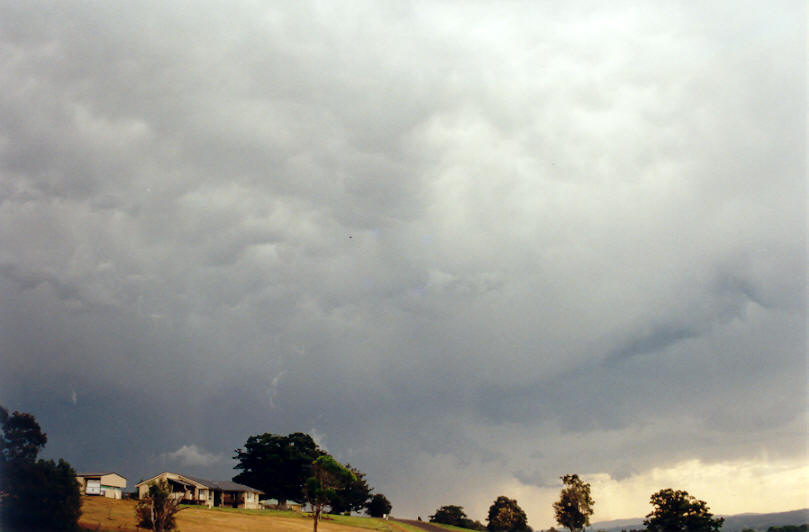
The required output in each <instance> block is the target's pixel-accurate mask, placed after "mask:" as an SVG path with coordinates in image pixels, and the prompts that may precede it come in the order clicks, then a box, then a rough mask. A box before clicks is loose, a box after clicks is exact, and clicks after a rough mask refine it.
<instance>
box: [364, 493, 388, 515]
mask: <svg viewBox="0 0 809 532" xmlns="http://www.w3.org/2000/svg"><path fill="white" fill-rule="evenodd" d="M392 509H393V505H392V504H391V503H390V501H389V500H388V498H387V497H385V496H384V495H382V494H381V493H375V494H374V496H373V497H371V500H369V501H368V504H366V505H365V511H366V513H367V514H368V515H370V516H371V517H382V516H384V515H387V514H389V513H390V511H391V510H392Z"/></svg>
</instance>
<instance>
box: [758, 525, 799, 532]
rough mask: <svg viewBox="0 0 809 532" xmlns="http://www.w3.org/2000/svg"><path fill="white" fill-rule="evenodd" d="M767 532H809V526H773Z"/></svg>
mask: <svg viewBox="0 0 809 532" xmlns="http://www.w3.org/2000/svg"><path fill="white" fill-rule="evenodd" d="M767 532H809V524H806V525H800V526H795V525H787V526H771V527H770V528H768V529H767Z"/></svg>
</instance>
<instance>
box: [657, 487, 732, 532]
mask: <svg viewBox="0 0 809 532" xmlns="http://www.w3.org/2000/svg"><path fill="white" fill-rule="evenodd" d="M649 502H650V503H651V504H652V506H654V510H652V513H650V514H649V515H647V516H646V519H645V520H644V521H643V524H644V526H646V530H648V531H650V532H675V531H680V530H682V531H689V532H715V531H718V530H719V529H720V528H722V523H724V522H725V519H724V518H722V517H719V518H717V519H714V517H713V514H712V513H711V512H709V511H708V510H709V508H708V505H707V504H706V503H705V501H700V500H698V499H696V498H694V497H692V496H691V495H689V494H688V492H687V491H682V490H677V491H675V490H672V489H669V488H667V489H663V490H660V491H658V492H657V493H654V494H652V497H651V499H650V501H649Z"/></svg>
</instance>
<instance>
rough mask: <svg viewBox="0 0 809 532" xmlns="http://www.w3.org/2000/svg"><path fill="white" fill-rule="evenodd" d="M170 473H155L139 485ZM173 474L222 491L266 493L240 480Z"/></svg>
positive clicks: (174, 480) (175, 480)
mask: <svg viewBox="0 0 809 532" xmlns="http://www.w3.org/2000/svg"><path fill="white" fill-rule="evenodd" d="M166 473H168V471H164V472H163V473H160V474H159V475H155V476H153V477H152V478H150V479H148V480H144V481H143V482H139V483H138V484H137V485H138V486H140V485H141V484H146V483H148V482H151V481H152V480H154V479H156V478H157V477H159V476H160V475H164V474H166ZM169 474H171V475H177V476H178V477H180V478H181V479H184V480H187V481H189V482H191V483H193V484H197V485H199V486H202V487H204V488H208V489H217V490H222V491H250V492H254V493H264V492H263V491H261V490H257V489H255V488H251V487H250V486H245V485H244V484H239V483H238V482H232V481H230V480H208V479H206V478H199V477H192V476H191V475H183V474H180V473H169ZM171 480H172V481H173V482H177V481H178V480H177V479H171Z"/></svg>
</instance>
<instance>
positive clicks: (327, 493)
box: [304, 454, 357, 532]
mask: <svg viewBox="0 0 809 532" xmlns="http://www.w3.org/2000/svg"><path fill="white" fill-rule="evenodd" d="M356 479H357V477H355V476H354V473H352V472H351V471H350V470H349V469H346V468H345V466H343V465H342V464H340V462H338V461H337V460H335V459H334V458H332V457H331V456H329V455H327V454H324V455H323V456H319V457H318V458H317V460H315V461H314V462H312V476H311V477H309V478H308V479H307V480H306V488H305V489H304V493H305V495H306V500H307V501H308V502H309V504H311V505H312V508H313V509H314V532H317V522H318V521H319V520H320V514H321V513H322V512H323V507H324V506H327V505H328V504H329V502H330V501H331V500H332V499H333V498H334V497H335V496H336V494H337V489H338V488H341V487H343V486H345V485H346V484H348V483H349V482H353V481H355V480H356Z"/></svg>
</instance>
